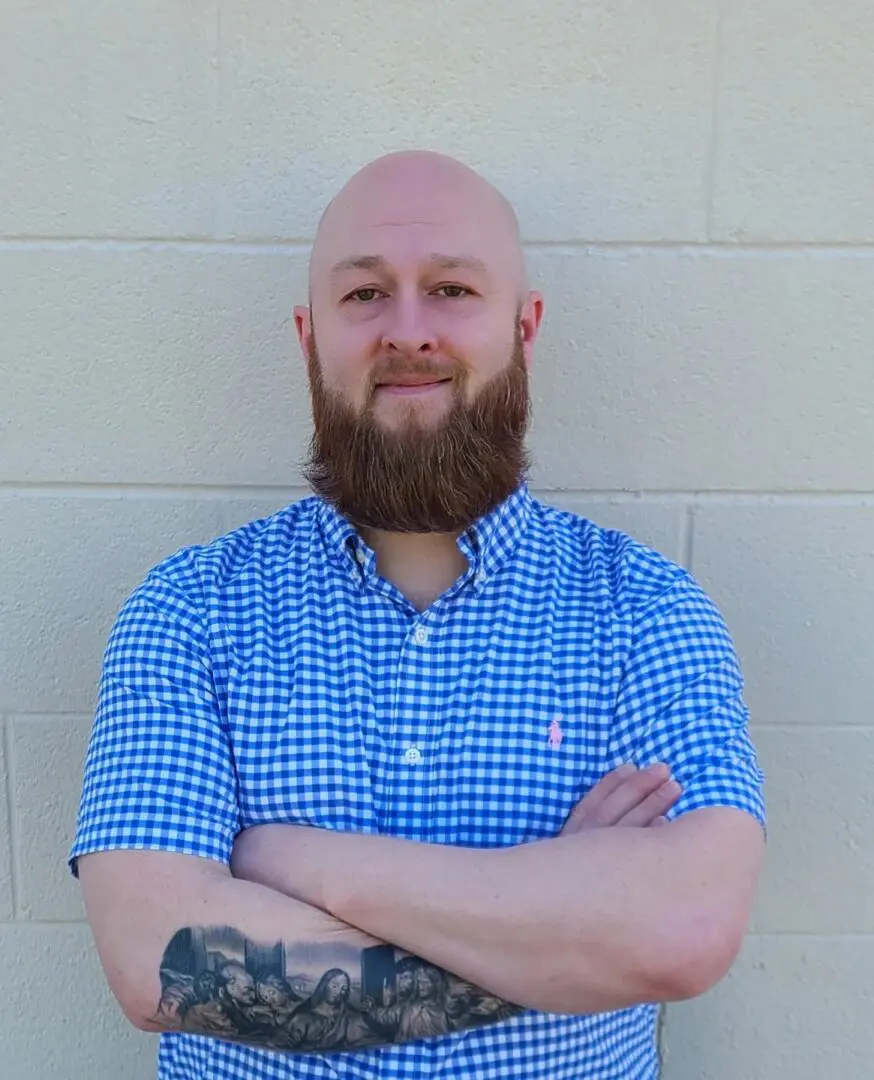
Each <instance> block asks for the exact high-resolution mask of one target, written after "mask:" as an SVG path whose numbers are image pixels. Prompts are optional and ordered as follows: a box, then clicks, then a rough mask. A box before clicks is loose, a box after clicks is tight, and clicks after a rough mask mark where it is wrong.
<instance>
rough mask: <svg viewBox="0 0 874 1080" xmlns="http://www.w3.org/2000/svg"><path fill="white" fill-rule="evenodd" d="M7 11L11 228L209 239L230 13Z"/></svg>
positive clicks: (164, 2) (2, 52)
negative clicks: (222, 34)
mask: <svg viewBox="0 0 874 1080" xmlns="http://www.w3.org/2000/svg"><path fill="white" fill-rule="evenodd" d="M4 9H5V10H4V18H3V34H2V36H0V99H2V101H3V156H4V162H5V165H6V166H7V167H6V168H5V169H4V176H3V198H2V199H0V233H4V234H6V235H13V236H22V235H30V236H34V235H35V236H49V235H51V236H90V235H98V236H131V235H132V236H159V235H162V236H182V235H186V236H192V235H194V236H206V235H209V233H210V231H211V229H212V225H213V202H214V200H213V186H214V184H215V182H216V169H217V165H216V161H217V150H218V145H219V142H218V128H217V123H216V120H217V116H216V106H217V100H218V83H219V72H218V70H217V56H216V48H217V42H216V31H217V21H218V5H217V4H216V3H215V2H210V3H200V4H177V3H173V2H172V0H153V2H152V3H150V4H148V5H147V6H137V5H118V4H113V3H110V2H107V0H97V2H94V3H88V2H81V0H80V2H73V3H66V4H49V5H47V4H18V5H14V11H13V8H12V5H4ZM11 280H14V279H12V278H5V277H4V283H5V282H6V281H11Z"/></svg>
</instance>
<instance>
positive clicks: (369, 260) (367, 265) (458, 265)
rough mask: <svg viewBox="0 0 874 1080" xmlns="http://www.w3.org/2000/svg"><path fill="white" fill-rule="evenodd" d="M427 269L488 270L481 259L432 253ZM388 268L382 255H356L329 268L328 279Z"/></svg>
mask: <svg viewBox="0 0 874 1080" xmlns="http://www.w3.org/2000/svg"><path fill="white" fill-rule="evenodd" d="M425 262H426V264H427V265H428V267H429V268H431V269H435V270H472V271H474V272H475V273H478V274H488V272H489V268H488V267H487V266H486V264H485V263H484V262H483V260H482V259H478V258H476V256H475V255H442V254H440V253H439V252H436V251H435V252H432V253H431V254H430V255H428V256H427V257H426V258H425ZM387 266H388V263H387V261H386V260H385V259H384V258H383V256H382V255H356V256H354V257H353V258H351V259H341V260H340V262H338V263H335V264H334V266H332V267H331V270H330V274H329V276H330V277H339V276H340V274H344V273H346V272H347V271H349V270H384V269H385V268H386V267H387Z"/></svg>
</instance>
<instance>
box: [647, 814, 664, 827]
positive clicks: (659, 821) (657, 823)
mask: <svg viewBox="0 0 874 1080" xmlns="http://www.w3.org/2000/svg"><path fill="white" fill-rule="evenodd" d="M667 823H668V819H667V818H666V817H664V816H662V817H657V818H655V819H654V820H653V821H651V822H650V823H649V828H651V829H657V828H658V827H659V826H660V825H667Z"/></svg>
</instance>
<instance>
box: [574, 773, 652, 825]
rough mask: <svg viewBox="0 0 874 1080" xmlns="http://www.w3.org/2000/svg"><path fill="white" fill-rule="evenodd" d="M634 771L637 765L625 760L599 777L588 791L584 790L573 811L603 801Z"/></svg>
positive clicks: (588, 807)
mask: <svg viewBox="0 0 874 1080" xmlns="http://www.w3.org/2000/svg"><path fill="white" fill-rule="evenodd" d="M636 772H637V766H636V765H635V764H634V763H633V762H631V761H626V762H625V763H624V764H623V765H620V766H619V767H618V768H616V769H613V770H612V771H611V772H608V773H607V774H606V775H605V776H602V777H601V779H600V780H599V781H598V783H597V784H595V786H594V787H593V788H592V789H591V790H590V791H587V792H586V794H585V795H584V796H583V798H582V799H581V800H580V801H579V803H578V804H577V806H576V807H575V809H574V812H575V813H576V811H577V810H582V809H583V808H584V807H585V808H586V809H589V810H591V809H594V807H595V806H597V805H598V804H599V803H601V802H603V801H604V799H606V798H607V796H608V795H612V794H613V792H614V791H616V790H617V789H618V788H620V787H622V785H623V784H624V783H625V781H626V780H628V779H629V777H631V776H634V774H635V773H636Z"/></svg>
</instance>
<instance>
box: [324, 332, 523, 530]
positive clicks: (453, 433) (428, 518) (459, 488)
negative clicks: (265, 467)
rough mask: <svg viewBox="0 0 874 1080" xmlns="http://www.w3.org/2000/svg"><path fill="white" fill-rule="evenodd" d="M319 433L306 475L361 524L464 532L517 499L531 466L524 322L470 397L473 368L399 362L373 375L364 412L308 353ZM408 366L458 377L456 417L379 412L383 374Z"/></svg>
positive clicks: (454, 403) (415, 370)
mask: <svg viewBox="0 0 874 1080" xmlns="http://www.w3.org/2000/svg"><path fill="white" fill-rule="evenodd" d="M307 361H308V363H307V366H308V370H309V380H310V395H311V397H312V405H313V421H314V431H313V437H312V440H311V442H310V449H309V455H308V457H307V460H306V463H305V466H304V476H305V477H306V479H307V481H308V482H309V484H310V485H311V486H312V488H313V490H314V491H315V493H316V494H317V495H320V496H321V497H322V498H324V499H325V500H327V501H328V502H330V503H331V504H332V505H333V506H335V507H336V508H337V510H338V511H339V512H340V513H341V514H342V515H343V516H344V517H345V518H346V519H347V520H348V521H350V522H351V523H352V524H353V525H355V526H357V527H359V528H362V527H364V528H371V529H380V530H382V531H385V532H398V533H453V532H454V533H458V532H461V531H463V530H464V529H466V528H467V527H468V526H469V525H471V524H472V523H473V522H474V521H476V520H477V519H478V518H480V517H482V516H483V515H485V514H487V513H489V511H491V510H493V509H494V508H495V507H496V506H498V505H499V504H500V503H502V502H503V501H504V500H505V499H507V498H508V497H509V496H510V495H511V494H512V493H513V492H514V491H515V490H516V489H517V487H518V486H519V484H520V483H521V482H522V480H523V479H524V476H525V474H526V472H527V470H528V467H529V459H528V454H527V451H526V449H525V445H524V443H525V434H526V432H527V430H528V423H529V420H530V417H531V398H530V393H529V388H528V370H527V368H526V366H525V358H524V353H523V349H522V339H521V335H520V332H519V329H518V322H517V329H516V335H515V341H514V345H513V350H512V353H511V356H510V359H509V362H508V363H507V364H506V365H505V367H504V368H503V369H502V370H501V371H500V372H499V373H498V374H497V375H495V376H493V377H492V378H491V379H490V380H489V382H488V383H486V384H485V385H484V386H483V387H482V388H481V389H480V390H479V392H478V393H477V395H476V397H475V398H474V399H473V400H472V401H470V402H468V401H467V397H466V394H465V387H466V383H467V369H466V368H465V367H464V365H463V364H461V363H458V362H456V363H455V364H454V365H452V366H451V367H449V368H447V366H446V365H445V363H444V364H441V365H440V367H439V368H438V367H437V365H436V364H434V363H433V361H431V360H429V359H417V360H403V361H392V362H390V363H386V364H383V365H378V367H377V368H376V369H375V370H374V372H373V373H372V374H371V378H370V381H369V385H368V388H367V397H366V404H365V406H364V408H363V409H362V410H360V411H359V410H356V409H355V408H354V407H353V406H352V405H351V404H350V403H349V402H348V401H347V400H346V399H345V398H344V397H343V395H342V394H341V393H339V392H338V391H335V390H330V389H328V388H327V387H326V386H325V384H324V380H323V379H322V368H321V363H320V361H319V356H318V349H317V347H316V344H315V337H314V338H313V345H312V349H311V351H310V353H309V356H308V358H307ZM401 373H405V374H417V375H433V376H435V377H436V378H445V377H446V376H447V375H450V374H451V375H452V377H453V387H452V389H453V401H452V404H451V406H450V408H449V412H448V413H447V415H446V416H445V417H444V418H442V419H441V420H439V421H437V422H436V423H433V422H432V423H428V424H423V423H421V421H420V420H419V419H418V417H417V416H416V410H415V406H412V407H411V408H410V409H409V410H408V411H407V415H406V416H405V417H404V418H403V420H402V426H401V427H399V428H398V429H397V430H387V429H385V428H384V427H383V426H382V425H380V424H379V422H378V421H377V420H376V417H375V415H374V406H373V402H374V395H375V394H376V393H377V392H378V390H377V386H378V383H379V381H380V380H384V379H387V378H389V379H390V378H392V377H394V376H397V375H399V374H401Z"/></svg>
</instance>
